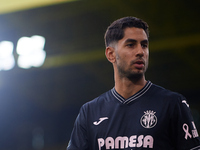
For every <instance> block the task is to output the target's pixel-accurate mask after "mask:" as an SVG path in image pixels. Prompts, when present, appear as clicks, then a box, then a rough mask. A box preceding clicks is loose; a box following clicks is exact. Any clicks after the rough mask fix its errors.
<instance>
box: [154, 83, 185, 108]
mask: <svg viewBox="0 0 200 150" xmlns="http://www.w3.org/2000/svg"><path fill="white" fill-rule="evenodd" d="M150 94H151V96H153V97H154V98H155V99H159V100H162V102H167V103H171V104H172V103H173V104H181V103H182V102H183V101H185V102H186V98H185V97H184V96H183V95H182V94H180V93H178V92H175V91H171V90H169V89H166V88H164V87H162V86H159V85H156V84H152V87H151V90H150Z"/></svg>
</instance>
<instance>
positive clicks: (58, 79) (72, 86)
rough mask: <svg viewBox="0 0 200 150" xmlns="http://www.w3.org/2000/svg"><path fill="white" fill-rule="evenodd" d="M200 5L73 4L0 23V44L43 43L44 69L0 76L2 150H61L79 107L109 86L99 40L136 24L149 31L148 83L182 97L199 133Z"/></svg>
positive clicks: (185, 1) (102, 0) (109, 0)
mask: <svg viewBox="0 0 200 150" xmlns="http://www.w3.org/2000/svg"><path fill="white" fill-rule="evenodd" d="M199 6H200V1H197V0H196V1H195V0H193V1H189V0H174V1H168V0H162V1H160V0H154V1H152V0H140V1H134V0H96V1H75V2H69V3H62V4H57V5H52V6H46V7H40V8H34V9H29V10H23V11H17V12H12V13H6V14H1V15H0V41H4V40H8V41H12V42H13V43H14V56H15V60H17V58H18V55H17V54H16V44H17V41H18V39H19V38H20V37H22V36H27V37H31V36H32V35H41V36H44V37H45V39H46V44H45V47H44V49H45V51H46V54H47V57H46V60H45V62H44V64H43V66H42V67H39V68H34V67H33V68H30V69H22V68H19V67H18V66H17V65H15V67H14V68H13V69H12V70H9V71H0V150H65V148H66V146H67V143H68V140H69V137H70V134H71V130H72V128H73V123H74V121H75V119H76V116H77V114H78V111H79V109H80V107H81V105H82V104H84V103H85V102H87V101H89V100H92V99H93V98H95V97H97V96H99V95H100V94H101V93H104V92H106V91H107V90H109V89H111V88H112V87H113V86H114V81H113V69H112V65H111V64H110V63H109V62H108V61H107V60H106V58H105V55H104V50H105V47H104V39H103V37H104V33H105V30H106V28H107V26H108V25H109V24H110V23H111V22H113V21H114V20H116V19H118V18H121V17H124V16H136V17H139V18H142V19H143V20H145V21H146V22H148V24H149V26H150V39H149V40H150V64H149V69H148V71H147V74H146V79H147V80H150V81H152V82H153V83H155V84H158V85H161V86H163V87H165V88H167V89H170V90H173V91H176V92H179V93H181V94H183V95H184V96H185V97H186V98H187V100H188V102H189V104H190V108H191V110H192V114H193V116H194V119H195V123H196V126H197V128H198V130H199V129H200V96H199V93H200V85H199V84H200V81H199V77H200V67H199V65H200V59H199V56H200V48H199V47H200V27H199V26H200V19H199V14H200V11H199Z"/></svg>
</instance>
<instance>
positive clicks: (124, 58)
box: [115, 27, 149, 78]
mask: <svg viewBox="0 0 200 150" xmlns="http://www.w3.org/2000/svg"><path fill="white" fill-rule="evenodd" d="M115 52H116V65H117V69H118V72H119V75H120V76H122V77H123V76H126V77H128V78H132V77H133V78H134V77H142V76H144V73H145V71H146V70H147V67H148V58H149V48H148V37H147V35H146V33H145V31H144V30H143V29H140V28H135V27H132V28H126V29H125V30H124V38H123V39H121V40H119V41H118V43H117V46H116V50H115Z"/></svg>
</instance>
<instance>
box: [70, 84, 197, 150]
mask: <svg viewBox="0 0 200 150" xmlns="http://www.w3.org/2000/svg"><path fill="white" fill-rule="evenodd" d="M107 149H117V150H119V149H120V150H146V149H149V150H199V149H200V139H199V135H198V132H197V129H196V127H195V124H194V121H193V118H192V115H191V112H190V108H189V105H188V103H187V101H186V99H185V98H184V97H183V96H182V95H181V94H178V93H175V92H172V91H169V90H166V89H164V88H162V87H160V86H157V85H155V84H153V83H151V82H150V81H148V82H147V84H146V85H145V86H144V87H143V88H142V89H141V90H140V91H138V92H137V93H136V94H134V95H133V96H131V97H130V98H128V99H124V98H123V97H122V96H121V95H120V94H118V93H117V91H116V90H115V88H113V89H111V90H109V91H107V92H106V93H104V94H102V95H100V96H99V97H97V98H95V99H94V100H92V101H89V102H87V103H85V104H84V105H83V106H82V107H81V109H80V112H79V114H78V116H77V118H76V121H75V124H74V128H73V131H72V134H71V139H70V142H69V144H68V147H67V150H107Z"/></svg>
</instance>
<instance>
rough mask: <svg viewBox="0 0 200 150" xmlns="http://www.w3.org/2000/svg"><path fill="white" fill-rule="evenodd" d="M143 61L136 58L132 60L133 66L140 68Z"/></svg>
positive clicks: (142, 65)
mask: <svg viewBox="0 0 200 150" xmlns="http://www.w3.org/2000/svg"><path fill="white" fill-rule="evenodd" d="M144 64H145V63H144V61H143V60H137V61H135V62H134V66H135V67H136V68H137V69H142V68H143V67H144Z"/></svg>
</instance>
